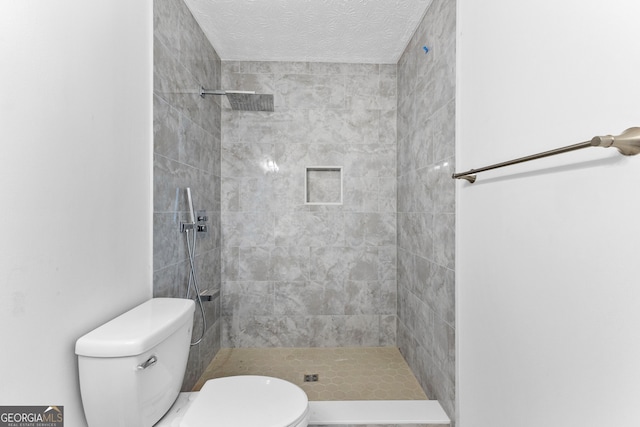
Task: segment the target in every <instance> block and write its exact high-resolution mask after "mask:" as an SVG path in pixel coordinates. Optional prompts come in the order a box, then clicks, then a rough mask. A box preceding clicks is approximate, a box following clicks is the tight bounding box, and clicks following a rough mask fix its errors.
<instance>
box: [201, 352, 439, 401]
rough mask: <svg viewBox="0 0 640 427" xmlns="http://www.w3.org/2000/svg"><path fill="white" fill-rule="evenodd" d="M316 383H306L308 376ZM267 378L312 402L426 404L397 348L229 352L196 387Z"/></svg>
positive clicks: (220, 355) (221, 354) (217, 359)
mask: <svg viewBox="0 0 640 427" xmlns="http://www.w3.org/2000/svg"><path fill="white" fill-rule="evenodd" d="M312 374H317V375H318V381H317V382H304V376H305V375H312ZM232 375H266V376H270V377H276V378H282V379H284V380H287V381H289V382H292V383H294V384H296V385H298V386H300V387H301V388H302V389H303V390H304V391H305V392H306V393H307V396H308V397H309V400H425V399H427V396H426V395H425V394H424V391H423V390H422V388H421V387H420V385H419V384H418V381H417V380H416V378H415V377H414V376H413V373H412V372H411V370H410V369H409V366H408V365H407V363H406V362H405V360H404V358H403V357H402V355H401V354H400V351H398V349H397V348H395V347H339V348H224V349H221V350H220V351H219V352H218V353H217V354H216V356H215V357H214V359H213V360H212V361H211V363H210V364H209V366H208V367H207V369H206V370H205V372H204V373H203V374H202V376H201V377H200V379H199V380H198V382H197V383H196V385H195V387H194V389H193V390H194V391H198V390H200V388H202V386H203V385H204V383H205V382H206V381H207V380H208V379H211V378H221V377H228V376H232Z"/></svg>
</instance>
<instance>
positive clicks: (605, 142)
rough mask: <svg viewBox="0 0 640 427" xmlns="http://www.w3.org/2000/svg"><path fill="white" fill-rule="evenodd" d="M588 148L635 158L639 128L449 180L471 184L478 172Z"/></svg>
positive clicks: (638, 149)
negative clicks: (463, 180) (596, 148)
mask: <svg viewBox="0 0 640 427" xmlns="http://www.w3.org/2000/svg"><path fill="white" fill-rule="evenodd" d="M588 147H604V148H608V147H615V148H617V149H618V151H619V152H620V154H622V155H625V156H635V155H636V154H639V153H640V127H633V128H629V129H627V130H625V131H624V132H622V133H621V134H620V135H617V136H613V135H605V136H594V137H593V138H592V139H591V140H590V141H585V142H580V143H578V144H574V145H568V146H566V147H561V148H556V149H555V150H550V151H545V152H542V153H538V154H532V155H530V156H525V157H520V158H518V159H514V160H508V161H506V162H502V163H496V164H494V165H490V166H485V167H482V168H478V169H470V170H468V171H466V172H460V173H454V174H453V175H452V176H451V178H453V179H465V180H467V181H469V182H470V183H472V184H473V183H474V182H475V181H476V175H475V174H477V173H480V172H485V171H488V170H492V169H498V168H503V167H505V166H511V165H515V164H518V163H524V162H528V161H530V160H537V159H541V158H543V157H549V156H555V155H556V154H562V153H568V152H569V151H575V150H581V149H583V148H588Z"/></svg>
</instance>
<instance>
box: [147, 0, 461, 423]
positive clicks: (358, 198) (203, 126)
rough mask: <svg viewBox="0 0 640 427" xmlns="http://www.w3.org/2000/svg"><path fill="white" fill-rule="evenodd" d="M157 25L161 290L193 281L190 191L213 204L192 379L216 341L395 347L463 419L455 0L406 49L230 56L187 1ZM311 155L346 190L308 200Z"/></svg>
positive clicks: (169, 292)
mask: <svg viewBox="0 0 640 427" xmlns="http://www.w3.org/2000/svg"><path fill="white" fill-rule="evenodd" d="M154 23H155V28H154V35H155V37H154V295H155V296H184V292H186V284H187V280H188V269H187V265H188V260H187V255H186V245H185V243H184V236H183V235H182V234H181V233H180V231H179V222H180V220H181V219H183V218H184V217H185V215H186V204H185V199H184V194H183V193H182V191H180V190H181V189H184V188H185V187H190V188H191V190H192V192H193V194H194V205H195V208H196V210H206V211H207V217H208V221H207V225H208V232H206V233H199V236H198V250H197V266H198V273H199V278H200V284H201V288H205V289H207V292H208V293H209V294H211V295H213V300H212V301H211V302H205V307H206V308H207V309H206V313H207V327H208V329H207V333H206V335H205V340H204V342H203V343H202V344H201V345H199V346H197V347H193V348H192V352H191V356H190V360H189V367H188V372H187V377H186V379H185V384H184V387H185V389H187V388H190V387H191V386H192V385H193V384H194V383H195V381H196V380H197V378H198V376H199V375H200V374H201V373H202V371H203V370H204V368H205V367H206V365H207V364H208V363H209V361H210V360H211V358H212V357H213V356H214V355H215V353H216V352H217V351H218V349H219V348H221V347H307V346H311V347H314V346H321V347H339V346H397V347H399V348H400V350H401V352H402V354H403V355H404V357H405V358H406V360H407V362H408V364H409V366H410V367H411V368H412V370H413V371H414V373H415V375H416V377H417V378H418V380H419V382H420V383H421V385H422V387H423V388H424V389H425V391H426V393H427V395H428V396H430V397H431V398H435V399H438V400H439V401H440V402H441V403H442V406H443V407H444V408H445V410H446V411H447V412H448V413H449V416H450V417H452V418H453V415H454V413H455V405H454V402H455V387H454V364H455V358H454V337H455V318H454V277H453V267H454V232H453V230H454V223H455V215H454V185H453V180H451V179H450V175H451V172H452V170H453V167H454V160H455V159H454V139H455V137H454V123H455V108H454V105H455V104H454V102H455V83H454V77H455V1H453V0H434V1H433V3H432V4H431V6H430V7H429V9H428V10H427V14H426V16H425V18H424V19H423V21H422V24H421V25H420V27H419V28H418V29H417V31H416V33H415V34H414V36H413V38H412V40H411V41H410V43H409V45H408V46H407V48H406V50H405V52H404V54H403V55H402V57H401V58H400V60H399V62H398V64H334V63H297V62H293V63H292V62H232V61H230V62H221V61H220V58H219V57H218V56H217V54H216V52H215V50H214V49H213V48H212V47H211V45H210V44H209V42H208V41H207V40H206V38H205V36H204V35H203V33H202V31H201V30H200V29H199V27H198V25H197V23H196V22H195V20H194V19H193V17H192V16H191V14H190V12H189V10H188V9H187V7H186V6H185V5H184V3H183V1H182V0H156V1H154ZM424 45H428V46H429V52H428V53H425V51H424V50H423V48H422V47H423V46H424ZM200 86H204V87H206V88H207V89H237V90H256V91H258V92H264V93H273V94H274V102H275V111H274V112H272V113H267V112H242V111H232V110H230V109H229V108H228V106H227V105H226V100H224V99H223V98H217V97H207V98H200V96H199V95H198V92H199V89H200ZM308 168H312V169H316V170H331V171H333V175H334V176H335V173H336V172H335V171H336V170H338V171H339V172H337V173H339V179H340V183H339V188H340V190H341V197H342V203H341V204H331V203H327V204H323V203H316V204H309V203H307V201H308V197H307V193H306V191H307V190H306V188H305V178H307V180H311V179H316V178H315V175H308V170H307V169H308ZM320 176H322V175H321V174H320ZM327 176H328V175H327ZM331 188H336V187H335V186H332V187H331ZM333 200H334V199H331V201H333ZM320 202H322V200H320ZM196 319H198V316H196ZM199 331H200V323H199V320H196V325H195V333H199Z"/></svg>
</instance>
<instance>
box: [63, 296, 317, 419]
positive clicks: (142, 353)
mask: <svg viewBox="0 0 640 427" xmlns="http://www.w3.org/2000/svg"><path fill="white" fill-rule="evenodd" d="M193 312H194V303H193V301H191V300H185V299H174V298H154V299H152V300H149V301H147V302H145V303H143V304H141V305H139V306H137V307H135V308H133V309H132V310H130V311H128V312H126V313H124V314H122V315H120V316H118V317H116V318H115V319H113V320H111V321H109V322H107V323H105V324H104V325H102V326H100V327H98V328H97V329H94V330H93V331H91V332H89V333H88V334H86V335H84V336H83V337H81V338H80V339H78V341H77V342H76V354H77V355H78V370H79V378H80V394H81V396H82V404H83V406H84V412H85V416H86V418H87V423H88V425H89V427H132V426H136V427H151V426H154V425H156V426H158V427H217V426H220V427H248V426H251V427H306V426H307V424H308V417H309V415H308V413H309V402H308V399H307V395H306V394H305V392H304V391H303V390H302V389H301V388H300V387H298V386H297V385H295V384H292V383H290V382H287V381H284V380H281V379H278V378H271V377H263V376H251V375H247V376H235V377H225V378H217V379H212V380H209V381H207V382H206V383H205V384H204V386H203V387H202V389H201V390H200V391H199V392H194V393H191V395H190V396H189V399H187V401H186V404H185V401H184V399H179V398H178V397H179V395H180V387H181V384H182V380H183V378H184V373H185V369H186V365H187V358H188V355H189V344H190V341H191V327H192V323H193ZM176 405H178V406H179V407H177V408H176V407H175V406H176ZM181 405H182V406H181Z"/></svg>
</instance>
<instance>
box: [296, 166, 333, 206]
mask: <svg viewBox="0 0 640 427" xmlns="http://www.w3.org/2000/svg"><path fill="white" fill-rule="evenodd" d="M304 191H305V194H304V197H305V199H304V202H305V204H307V205H341V204H342V166H307V167H306V170H305V174H304Z"/></svg>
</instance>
